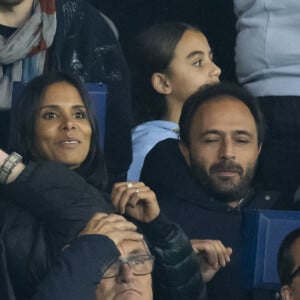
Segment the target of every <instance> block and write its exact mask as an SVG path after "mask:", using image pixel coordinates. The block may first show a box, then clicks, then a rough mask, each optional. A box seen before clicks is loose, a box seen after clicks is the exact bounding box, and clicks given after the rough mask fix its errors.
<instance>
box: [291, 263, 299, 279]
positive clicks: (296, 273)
mask: <svg viewBox="0 0 300 300" xmlns="http://www.w3.org/2000/svg"><path fill="white" fill-rule="evenodd" d="M298 275H300V266H299V267H298V268H297V269H296V270H295V271H294V272H293V273H292V274H291V276H290V282H292V281H293V279H294V277H296V276H298Z"/></svg>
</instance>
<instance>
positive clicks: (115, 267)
mask: <svg viewBox="0 0 300 300" xmlns="http://www.w3.org/2000/svg"><path fill="white" fill-rule="evenodd" d="M124 264H128V266H129V267H130V268H131V269H132V272H133V274H134V275H147V274H150V273H152V270H153V264H154V256H152V255H137V256H129V257H126V258H119V259H118V260H117V261H115V262H114V263H113V264H112V265H111V266H110V267H109V268H108V269H107V270H106V271H105V273H104V275H103V277H102V278H103V279H105V278H113V277H116V276H118V275H119V274H120V271H121V268H122V267H123V265H124Z"/></svg>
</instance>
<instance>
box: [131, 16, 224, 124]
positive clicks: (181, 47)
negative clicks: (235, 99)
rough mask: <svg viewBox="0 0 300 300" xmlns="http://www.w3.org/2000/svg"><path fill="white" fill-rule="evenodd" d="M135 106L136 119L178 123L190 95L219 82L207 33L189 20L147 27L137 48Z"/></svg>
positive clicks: (134, 68) (134, 71)
mask: <svg viewBox="0 0 300 300" xmlns="http://www.w3.org/2000/svg"><path fill="white" fill-rule="evenodd" d="M134 51H135V52H134V54H135V63H134V67H133V87H132V88H133V110H134V114H135V119H136V123H137V124H139V123H142V122H146V121H151V120H167V121H173V122H176V123H178V119H179V115H180V112H181V108H182V105H183V103H184V101H185V100H186V98H187V97H188V96H190V95H191V94H192V93H194V92H196V91H197V90H198V89H199V88H201V87H202V86H205V85H207V84H214V83H217V82H219V76H220V74H221V70H220V68H219V67H218V66H216V65H215V63H214V62H213V54H212V50H211V48H210V46H209V44H208V41H207V39H206V37H205V35H204V34H203V33H202V32H201V31H200V30H199V29H198V28H196V27H193V26H190V25H188V24H185V23H179V22H178V23H177V22H168V23H159V24H155V25H153V26H151V27H150V28H148V29H147V30H145V31H143V32H142V33H141V34H140V35H139V37H138V41H137V46H136V47H135V48H134Z"/></svg>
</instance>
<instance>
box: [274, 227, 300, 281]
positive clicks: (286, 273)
mask: <svg viewBox="0 0 300 300" xmlns="http://www.w3.org/2000/svg"><path fill="white" fill-rule="evenodd" d="M297 238H300V227H299V228H297V229H295V230H293V231H292V232H290V233H289V234H288V235H287V236H286V237H285V238H284V240H283V241H282V243H281V245H280V248H279V251H278V256H277V271H278V275H279V279H280V283H281V285H286V284H287V285H289V284H290V283H291V274H292V271H293V268H294V264H295V262H294V259H293V256H292V254H291V247H292V245H293V243H294V242H295V241H296V239H297Z"/></svg>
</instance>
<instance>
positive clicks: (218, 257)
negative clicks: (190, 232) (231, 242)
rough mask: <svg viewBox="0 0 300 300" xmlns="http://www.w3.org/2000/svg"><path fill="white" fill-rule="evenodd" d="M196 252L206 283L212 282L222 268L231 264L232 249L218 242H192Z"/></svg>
mask: <svg viewBox="0 0 300 300" xmlns="http://www.w3.org/2000/svg"><path fill="white" fill-rule="evenodd" d="M191 244H192V247H193V249H194V252H195V253H196V255H197V258H198V259H199V266H200V272H201V274H202V278H203V280H204V282H208V281H210V280H211V279H212V278H213V277H214V276H215V274H216V273H217V272H218V271H219V269H220V268H222V267H223V268H224V267H226V265H227V264H228V263H229V262H230V256H231V254H232V249H231V248H230V247H225V246H224V245H223V244H222V242H221V241H218V240H191Z"/></svg>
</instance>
